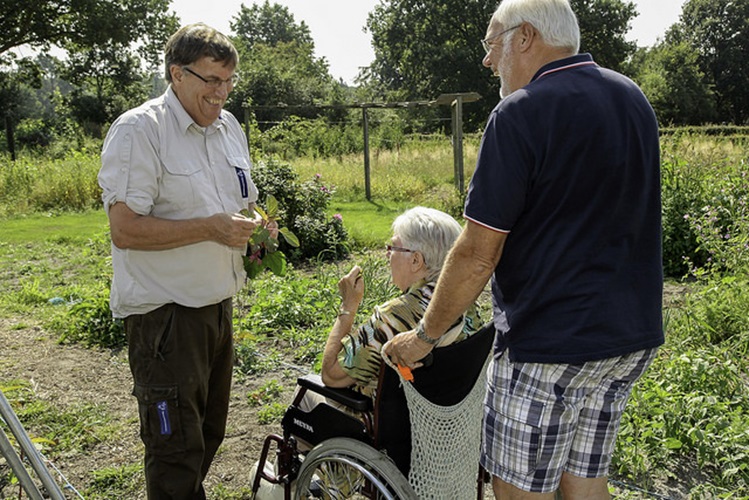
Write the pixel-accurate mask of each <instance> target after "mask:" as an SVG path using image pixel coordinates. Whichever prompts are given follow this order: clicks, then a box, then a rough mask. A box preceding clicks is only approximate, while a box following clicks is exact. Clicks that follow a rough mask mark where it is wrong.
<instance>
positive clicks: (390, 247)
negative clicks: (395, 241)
mask: <svg viewBox="0 0 749 500" xmlns="http://www.w3.org/2000/svg"><path fill="white" fill-rule="evenodd" d="M385 249H386V250H387V251H388V252H413V251H414V250H411V249H410V248H403V247H396V246H393V245H385Z"/></svg>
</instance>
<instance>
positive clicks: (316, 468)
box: [294, 438, 416, 500]
mask: <svg viewBox="0 0 749 500" xmlns="http://www.w3.org/2000/svg"><path fill="white" fill-rule="evenodd" d="M294 498H295V499H297V500H302V499H310V498H325V499H335V500H338V499H343V498H373V499H388V500H411V499H416V493H415V492H414V490H413V488H411V485H410V484H409V483H408V480H407V479H406V478H405V477H403V474H401V472H400V471H399V470H398V468H397V467H396V466H395V464H394V463H393V461H392V460H390V458H388V457H387V455H385V454H384V453H381V452H379V451H377V450H375V449H374V448H372V447H371V446H369V445H367V444H365V443H362V442H361V441H357V440H355V439H351V438H332V439H327V440H325V441H323V442H322V443H320V444H319V445H317V446H315V447H314V448H313V449H312V450H311V451H310V452H309V453H308V454H307V456H306V457H305V459H304V461H303V462H302V466H301V468H300V470H299V475H298V476H297V480H296V495H295V496H294Z"/></svg>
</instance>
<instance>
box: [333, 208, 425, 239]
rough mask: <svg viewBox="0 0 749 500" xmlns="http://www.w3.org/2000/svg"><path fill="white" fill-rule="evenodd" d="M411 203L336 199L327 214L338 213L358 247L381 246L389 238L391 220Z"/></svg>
mask: <svg viewBox="0 0 749 500" xmlns="http://www.w3.org/2000/svg"><path fill="white" fill-rule="evenodd" d="M412 206H413V204H408V203H403V202H392V201H387V200H372V201H366V200H364V201H337V200H335V199H333V201H332V202H331V204H330V207H329V210H328V212H329V214H334V213H339V214H341V216H342V217H343V225H344V227H345V228H346V229H347V230H348V233H349V237H350V238H351V240H352V241H353V242H354V243H355V244H356V245H357V246H360V247H367V248H381V247H382V246H383V245H385V244H386V243H387V242H388V240H389V239H390V236H391V234H390V227H391V226H392V224H393V220H395V218H396V217H397V216H398V215H400V214H401V213H403V212H404V211H405V210H407V209H409V208H411V207H412Z"/></svg>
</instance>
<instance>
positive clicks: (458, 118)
mask: <svg viewBox="0 0 749 500" xmlns="http://www.w3.org/2000/svg"><path fill="white" fill-rule="evenodd" d="M480 98H481V96H480V95H479V94H478V93H476V92H458V93H454V94H442V95H440V96H439V97H437V98H436V99H434V100H431V101H407V102H368V103H355V104H327V105H306V106H303V105H294V106H289V105H285V104H277V105H259V106H254V105H244V106H243V108H244V122H245V133H246V134H247V144H250V113H251V112H253V111H255V110H261V109H285V110H289V111H298V110H319V109H361V110H362V123H363V127H364V188H365V192H366V196H367V200H371V199H372V188H371V180H370V167H369V119H368V114H367V111H368V110H370V109H383V108H390V109H392V108H416V107H420V106H447V105H449V106H450V107H451V108H452V114H451V125H452V146H453V170H454V174H455V187H456V189H458V191H460V192H461V193H462V192H463V190H464V189H465V176H464V173H463V172H464V170H463V104H464V103H468V102H474V101H477V100H479V99H480Z"/></svg>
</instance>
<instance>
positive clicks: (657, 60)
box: [635, 43, 717, 125]
mask: <svg viewBox="0 0 749 500" xmlns="http://www.w3.org/2000/svg"><path fill="white" fill-rule="evenodd" d="M635 60H636V62H635V66H636V67H637V74H636V75H635V79H636V80H637V81H638V82H639V84H640V88H642V91H643V92H644V93H645V95H647V96H648V99H649V100H650V103H651V104H652V106H653V109H655V113H656V115H657V116H658V120H659V122H660V123H661V124H662V125H697V124H705V123H711V122H714V121H715V120H716V118H717V115H716V110H715V94H714V92H713V91H712V88H711V86H710V85H708V83H707V79H706V78H705V75H704V73H702V72H701V71H700V68H699V65H698V64H697V52H696V51H695V50H694V49H693V48H692V47H690V46H689V45H688V44H686V43H678V44H668V43H660V44H658V45H656V46H655V47H653V48H652V49H641V51H640V52H639V53H638V55H637V57H636V58H635Z"/></svg>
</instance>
